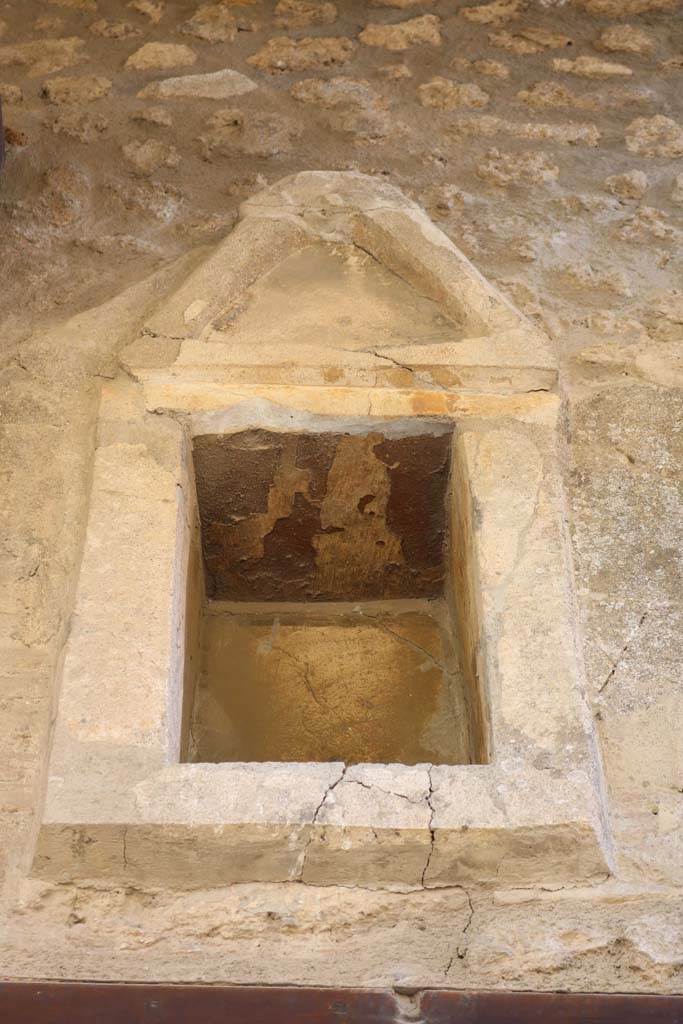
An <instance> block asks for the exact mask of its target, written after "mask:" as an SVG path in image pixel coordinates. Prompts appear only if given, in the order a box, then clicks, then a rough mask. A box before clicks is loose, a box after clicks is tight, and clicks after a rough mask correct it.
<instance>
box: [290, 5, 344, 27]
mask: <svg viewBox="0 0 683 1024" xmlns="http://www.w3.org/2000/svg"><path fill="white" fill-rule="evenodd" d="M275 15H276V17H275V21H276V24H278V25H281V26H282V28H306V27H307V26H308V25H331V24H332V23H333V22H334V21H336V20H337V8H336V7H335V5H334V4H333V3H330V2H329V0H278V3H277V4H276V6H275Z"/></svg>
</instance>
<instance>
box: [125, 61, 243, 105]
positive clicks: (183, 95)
mask: <svg viewBox="0 0 683 1024" xmlns="http://www.w3.org/2000/svg"><path fill="white" fill-rule="evenodd" d="M254 89H256V83H255V82H252V81H251V79H249V78H247V76H246V75H241V74H240V73H239V71H233V69H232V68H224V69H223V70H222V71H213V72H211V73H210V74H208V75H182V76H181V77H178V78H165V79H163V80H162V81H161V82H150V84H149V85H146V86H145V87H144V89H141V90H140V92H139V93H138V96H139V97H140V98H141V99H157V100H170V99H208V100H227V99H230V98H231V97H232V96H242V95H244V93H247V92H252V90H254Z"/></svg>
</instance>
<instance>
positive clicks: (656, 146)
mask: <svg viewBox="0 0 683 1024" xmlns="http://www.w3.org/2000/svg"><path fill="white" fill-rule="evenodd" d="M682 28H683V22H682V21H681V18H680V11H678V10H677V9H676V5H675V3H673V2H669V0H618V2H617V0H576V2H575V3H573V4H567V5H564V6H542V5H533V4H524V3H523V2H520V0H493V2H492V3H488V4H484V5H482V6H478V7H474V6H467V5H466V4H461V5H456V3H454V2H452V0H433V2H431V3H430V2H429V0H424V2H422V3H420V2H412V0H395V2H394V3H393V4H392V3H388V2H386V0H376V2H375V3H374V4H372V5H370V4H361V3H355V2H344V0H339V2H337V3H336V4H334V3H331V2H319V3H307V2H297V0H280V2H279V3H278V4H277V5H275V4H273V3H265V2H261V3H258V2H250V3H243V4H240V5H237V4H232V3H230V2H223V3H215V4H214V3H202V4H198V3H197V0H177V2H171V0H168V2H166V3H163V2H161V0H133V2H132V3H129V4H128V3H124V2H123V0H49V2H38V0H21V2H20V0H8V2H7V3H5V4H4V5H3V7H2V9H1V10H0V97H2V100H3V108H4V119H5V125H6V141H7V144H8V145H7V150H8V159H7V164H6V167H5V171H4V174H3V176H2V178H1V179H0V218H1V219H2V224H1V227H0V239H1V241H0V245H1V246H2V250H3V252H2V258H3V265H4V266H5V268H6V270H5V274H4V275H3V284H2V290H3V303H2V310H0V317H1V318H2V319H1V321H0V322H1V323H2V335H1V336H2V346H1V348H0V374H1V377H2V382H1V386H0V411H1V419H0V472H1V476H0V480H1V481H2V495H3V501H2V507H0V516H1V517H2V528H1V533H0V572H1V573H2V587H1V589H0V631H1V632H0V737H1V739H0V751H1V754H0V763H1V767H0V863H1V865H2V872H3V878H4V883H3V904H2V911H1V913H0V973H1V974H3V975H5V974H7V975H10V976H14V977H41V978H42V977H85V978H125V979H138V978H144V979H151V980H188V981H189V980H202V981H231V982H268V983H277V982H291V983H302V984H315V983H317V984H333V983H347V984H359V985H374V984H397V985H414V986H418V987H419V986H423V985H425V986H426V985H453V986H458V987H465V986H470V987H477V986H483V987H498V986H502V987H518V988H558V987H565V988H577V989H614V990H617V989H618V990H653V991H664V990H667V991H680V990H681V989H682V988H683V983H682V980H681V979H682V974H681V966H682V964H683V934H682V928H681V920H682V919H683V914H682V912H681V911H682V902H683V901H681V898H680V884H681V877H682V871H683V841H682V839H681V836H682V835H683V796H682V795H681V794H682V792H683V753H682V745H681V741H680V725H679V723H680V721H681V713H682V712H683V688H681V683H680V670H678V669H677V665H678V663H679V662H680V655H681V642H680V636H681V626H682V625H683V623H682V622H681V614H680V608H681V603H680V593H681V574H680V561H679V559H680V544H681V536H680V523H681V502H680V466H681V455H682V452H681V433H680V423H681V420H682V415H681V414H682V412H683V409H682V408H681V406H682V404H683V403H681V398H680V391H677V390H676V387H677V386H679V387H680V384H681V379H682V374H681V362H680V361H681V335H682V327H681V325H682V324H683V293H682V292H681V290H680V240H681V218H680V214H681V207H682V205H683V162H682V160H681V158H682V157H683V125H682V121H683V115H682V113H681V104H680V94H681V81H682V78H681V75H682V74H683V59H682V58H681V36H682V35H683V33H682V31H681V30H682ZM222 72H223V73H222ZM204 75H213V77H211V78H209V79H207V78H200V79H197V78H195V77H194V76H204ZM190 76H191V77H190ZM168 78H176V79H177V78H180V79H181V81H180V83H178V82H175V83H174V84H172V85H164V84H160V83H163V82H164V81H165V80H166V79H168ZM141 94H142V95H141ZM310 168H317V169H357V170H360V171H363V172H364V173H369V174H374V175H384V176H386V178H387V180H389V181H391V182H392V183H394V184H396V185H398V186H399V187H400V188H402V189H403V190H404V191H405V192H406V193H407V194H409V195H410V196H411V197H412V198H414V199H416V200H417V201H418V202H419V203H421V204H422V205H423V206H424V207H425V208H426V209H427V211H428V212H429V214H430V216H431V217H432V218H433V219H434V220H435V221H437V223H438V224H439V226H440V227H441V228H442V229H443V230H444V231H445V232H446V233H447V234H448V235H449V236H450V237H451V238H452V239H453V241H454V242H455V243H456V244H457V245H458V246H459V247H460V248H461V249H462V250H463V251H464V252H465V253H466V254H467V255H468V256H469V257H470V258H471V259H472V260H473V261H474V262H475V264H476V265H477V266H478V267H479V269H481V270H482V272H484V273H485V274H486V275H487V276H488V277H489V278H490V279H491V280H492V281H494V282H495V283H497V284H498V285H499V286H500V287H501V288H502V289H503V290H504V291H506V292H507V293H508V294H509V295H510V297H511V298H512V299H513V301H514V302H515V303H516V304H517V305H518V306H520V307H521V308H522V310H523V311H524V312H525V313H526V314H527V315H528V316H529V317H530V318H531V319H532V320H533V321H536V322H537V323H538V324H539V325H541V326H542V327H543V328H544V329H545V330H547V331H548V332H549V333H550V334H551V336H552V337H553V339H554V342H555V344H556V346H557V351H558V353H559V355H560V359H561V366H562V390H563V395H564V397H565V399H566V431H565V433H566V447H565V459H566V465H565V470H566V481H567V486H568V495H569V499H570V503H569V504H570V507H569V508H568V509H567V515H568V519H569V522H570V525H571V529H572V535H573V540H574V555H575V564H576V572H577V582H578V588H579V595H580V609H579V611H580V614H581V617H582V621H583V624H584V654H585V659H586V664H587V670H588V683H589V691H590V697H591V702H592V711H593V714H594V715H595V718H596V720H597V723H598V728H599V734H600V739H601V745H602V755H603V758H604V762H605V771H606V780H607V789H608V793H607V795H608V806H609V808H610V827H611V833H612V836H613V841H614V846H615V864H616V871H615V875H614V877H610V878H608V879H606V880H605V881H603V882H601V883H599V884H595V885H593V886H589V887H581V888H577V887H573V888H571V887H570V888H562V889H558V890H557V891H550V890H539V889H509V888H507V889H498V890H497V889H495V888H487V889H482V890H477V889H472V890H469V891H467V892H465V891H464V890H463V889H462V888H460V887H450V888H449V887H447V888H443V889H432V890H416V891H413V892H410V893H392V892H386V891H385V892H372V891H359V890H354V889H349V888H346V887H331V886H330V887H322V886H313V885H307V884H306V885H304V884H300V883H290V884H275V883H274V884H269V885H244V884H243V885H234V886H230V887H226V888H223V889H220V890H216V889H212V890H206V891H195V892H192V893H189V894H188V893H184V894H183V893H178V892H170V891H164V890H159V889H153V888H144V889H141V888H135V887H114V888H112V887H111V886H107V885H105V884H99V885H97V886H75V885H70V884H62V885H52V884H47V883H43V882H36V881H35V880H29V879H28V878H27V868H28V865H29V863H30V858H31V853H32V848H33V842H34V838H35V830H36V825H37V811H38V810H39V807H40V802H41V799H42V792H43V788H44V771H45V753H46V747H47V742H48V735H49V728H50V720H51V714H52V707H53V698H54V694H53V692H52V683H53V677H54V670H55V667H56V665H57V663H58V661H59V657H60V652H61V650H62V647H63V642H64V639H65V636H66V635H67V631H68V628H69V616H70V611H71V607H72V600H73V590H74V584H75V571H76V569H77V566H78V561H79V556H80V550H81V544H82V538H83V524H84V515H85V511H86V508H87V500H88V488H89V474H90V466H91V454H92V446H93V433H94V423H95V417H96V413H97V403H98V395H99V388H100V385H101V383H102V380H103V379H106V378H108V377H113V376H115V375H116V374H117V373H118V370H117V361H116V353H117V350H118V348H119V347H120V346H121V345H122V344H123V343H124V342H125V341H127V340H128V339H129V337H130V335H131V333H132V332H133V331H134V330H135V329H136V328H137V327H138V326H139V325H140V324H141V323H142V322H143V321H144V319H145V314H146V312H147V311H148V310H150V309H152V308H153V307H155V306H156V305H157V304H158V302H159V297H160V296H163V295H164V294H168V293H171V292H172V291H173V289H174V287H175V285H176V284H177V283H178V282H179V281H180V280H182V278H183V276H184V275H185V274H186V273H187V271H188V269H190V268H191V266H192V265H193V262H195V261H196V259H197V252H201V247H202V246H204V247H205V246H207V245H209V244H212V243H213V242H215V241H216V240H217V239H219V238H220V237H222V236H223V235H224V234H225V233H226V232H227V231H229V229H230V228H231V226H232V224H233V223H234V220H235V217H236V210H237V206H238V205H239V203H240V202H241V201H242V200H243V199H244V198H245V197H246V196H249V195H251V194H252V193H254V192H255V191H257V190H259V189H260V188H261V187H263V186H264V185H265V184H267V183H269V182H271V181H274V180H276V179H279V178H281V177H283V176H284V175H286V174H289V173H292V172H295V171H299V170H304V169H310ZM149 275H152V276H149ZM125 289H128V290H127V291H126V290H125ZM112 296H117V297H116V298H114V299H112V298H111V297H112ZM109 300H111V301H109ZM107 302H109V304H108V305H104V306H103V305H102V303H107ZM90 307H98V308H97V309H96V311H95V312H92V313H82V312H81V311H82V310H84V309H88V308H90ZM74 316H77V321H76V322H74V320H73V319H71V320H70V319H69V318H73V317H74ZM76 337H77V338H78V343H77V344H76V343H75V341H74V339H75V338H76Z"/></svg>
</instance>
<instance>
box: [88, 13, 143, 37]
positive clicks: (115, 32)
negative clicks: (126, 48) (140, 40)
mask: <svg viewBox="0 0 683 1024" xmlns="http://www.w3.org/2000/svg"><path fill="white" fill-rule="evenodd" d="M90 31H91V32H92V34H93V35H94V36H101V37H102V38H103V39H130V37H131V36H137V35H139V34H140V29H138V28H136V27H135V25H133V24H131V22H130V21H108V20H107V19H106V18H99V19H98V20H97V21H93V23H92V25H91V26H90Z"/></svg>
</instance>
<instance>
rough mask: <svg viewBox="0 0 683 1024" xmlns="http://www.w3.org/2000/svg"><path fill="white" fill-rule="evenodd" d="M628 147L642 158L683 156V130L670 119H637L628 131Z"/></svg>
mask: <svg viewBox="0 0 683 1024" xmlns="http://www.w3.org/2000/svg"><path fill="white" fill-rule="evenodd" d="M626 147H627V149H629V150H630V151H631V153H638V154H639V155H640V156H665V157H678V156H683V128H682V127H681V125H680V124H677V122H676V121H673V120H672V119H671V118H670V117H664V115H663V114H656V115H655V116H654V117H637V118H636V119H635V120H634V121H631V123H630V124H629V125H628V127H627V129H626Z"/></svg>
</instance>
